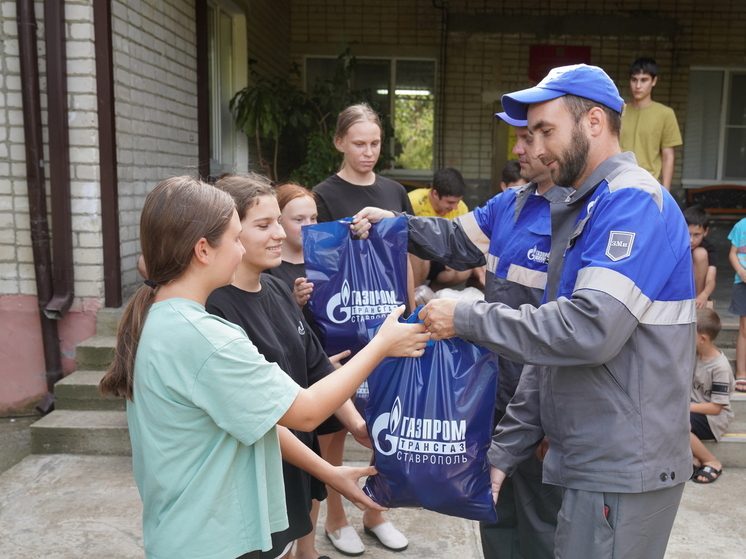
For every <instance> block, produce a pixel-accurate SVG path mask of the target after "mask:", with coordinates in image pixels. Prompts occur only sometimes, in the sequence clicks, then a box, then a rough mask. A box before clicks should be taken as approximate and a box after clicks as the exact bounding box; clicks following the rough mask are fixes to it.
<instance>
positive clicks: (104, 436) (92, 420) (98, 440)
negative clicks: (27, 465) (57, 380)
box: [31, 410, 132, 456]
mask: <svg viewBox="0 0 746 559" xmlns="http://www.w3.org/2000/svg"><path fill="white" fill-rule="evenodd" d="M31 452H32V453H33V454H97V455H117V456H129V455H131V454H132V449H131V446H130V439H129V433H128V432H127V416H126V414H125V412H123V411H101V410H91V411H77V410H55V411H53V412H52V413H50V414H49V415H47V416H46V417H43V418H42V419H40V420H39V421H37V422H36V423H34V424H33V425H31Z"/></svg>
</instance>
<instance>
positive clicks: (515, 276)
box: [505, 264, 547, 289]
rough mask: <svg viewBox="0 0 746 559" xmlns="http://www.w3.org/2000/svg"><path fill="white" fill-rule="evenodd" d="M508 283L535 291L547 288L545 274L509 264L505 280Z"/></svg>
mask: <svg viewBox="0 0 746 559" xmlns="http://www.w3.org/2000/svg"><path fill="white" fill-rule="evenodd" d="M505 279H507V280H508V281H512V282H515V283H519V284H521V285H525V286H526V287H534V288H536V289H544V288H546V286H547V273H546V272H540V271H539V270H532V269H531V268H526V267H524V266H519V265H518V264H511V265H510V267H509V268H508V275H507V277H506V278H505Z"/></svg>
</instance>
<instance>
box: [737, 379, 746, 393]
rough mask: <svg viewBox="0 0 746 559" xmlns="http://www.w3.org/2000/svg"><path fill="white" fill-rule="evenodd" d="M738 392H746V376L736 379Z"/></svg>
mask: <svg viewBox="0 0 746 559" xmlns="http://www.w3.org/2000/svg"><path fill="white" fill-rule="evenodd" d="M736 392H746V378H737V379H736Z"/></svg>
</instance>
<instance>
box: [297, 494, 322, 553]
mask: <svg viewBox="0 0 746 559" xmlns="http://www.w3.org/2000/svg"><path fill="white" fill-rule="evenodd" d="M310 516H311V526H312V528H311V533H309V534H306V535H305V536H303V537H302V538H298V539H297V540H295V559H318V558H319V552H318V551H316V523H317V521H318V520H319V502H318V501H317V500H316V499H314V500H313V502H312V505H311V513H310Z"/></svg>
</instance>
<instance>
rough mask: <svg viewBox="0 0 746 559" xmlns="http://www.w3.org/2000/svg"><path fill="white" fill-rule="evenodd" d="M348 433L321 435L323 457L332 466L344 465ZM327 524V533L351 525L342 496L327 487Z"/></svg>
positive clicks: (320, 443) (320, 442) (343, 431)
mask: <svg viewBox="0 0 746 559" xmlns="http://www.w3.org/2000/svg"><path fill="white" fill-rule="evenodd" d="M346 436H347V431H345V430H342V431H339V432H338V433H332V434H330V435H319V446H320V447H321V456H322V458H323V459H324V460H326V461H327V462H329V463H330V464H331V465H332V466H341V465H342V456H343V454H344V448H345V437H346ZM326 492H327V497H326V524H325V528H326V531H327V532H333V531H334V530H338V529H339V528H341V527H342V526H346V525H347V524H349V521H348V520H347V514H346V513H345V509H344V506H343V505H342V496H341V495H340V494H339V493H337V492H336V491H335V490H334V489H332V488H331V487H329V486H328V485H327V486H326Z"/></svg>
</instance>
